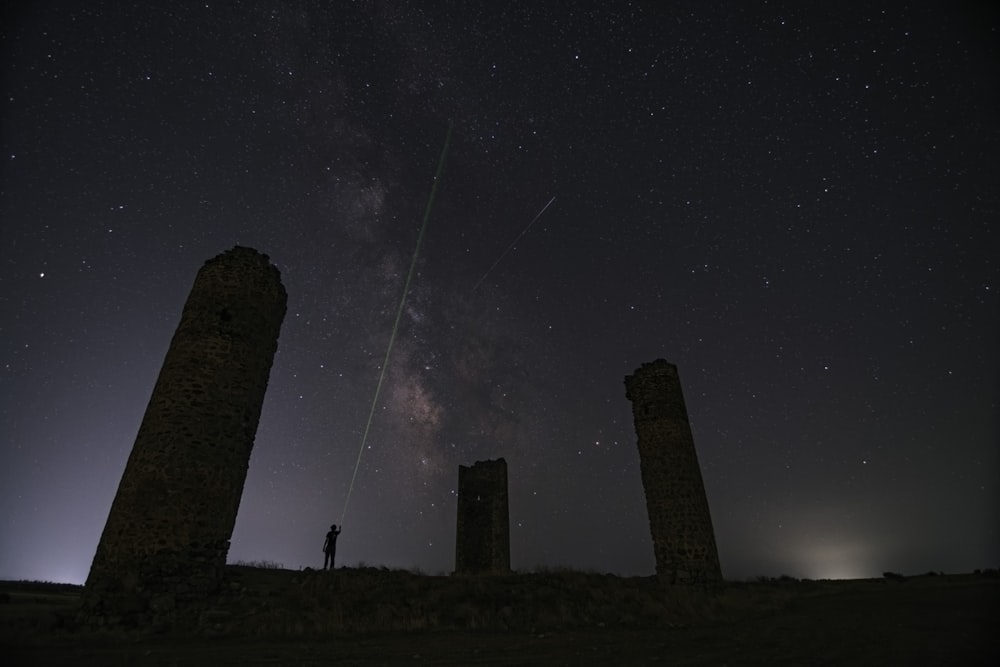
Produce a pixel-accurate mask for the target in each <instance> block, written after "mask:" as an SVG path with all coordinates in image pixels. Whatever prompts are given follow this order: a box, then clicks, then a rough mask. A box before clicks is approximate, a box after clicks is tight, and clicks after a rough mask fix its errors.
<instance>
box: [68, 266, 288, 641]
mask: <svg viewBox="0 0 1000 667" xmlns="http://www.w3.org/2000/svg"><path fill="white" fill-rule="evenodd" d="M286 301H287V296H286V294H285V288H284V287H283V286H282V284H281V276H280V275H279V273H278V269H277V268H275V267H274V266H272V265H271V264H270V262H269V260H268V257H267V255H262V254H260V253H258V252H257V251H255V250H253V249H251V248H242V247H239V246H237V247H235V248H233V249H232V250H229V251H228V252H225V253H223V254H221V255H219V256H217V257H215V258H213V259H210V260H209V261H207V262H206V263H205V265H204V266H202V268H201V270H200V271H199V272H198V276H197V277H196V278H195V281H194V286H193V287H192V288H191V293H190V294H189V295H188V299H187V303H185V305H184V311H183V313H182V314H181V320H180V324H179V325H178V326H177V331H176V332H174V337H173V339H172V340H171V342H170V348H169V349H168V350H167V355H166V358H165V359H164V360H163V367H162V368H161V369H160V375H159V377H158V378H157V380H156V385H155V387H154V388H153V394H152V396H151V397H150V399H149V405H148V406H147V407H146V414H145V415H144V416H143V419H142V424H141V426H140V427H139V433H138V435H137V436H136V439H135V444H134V445H133V447H132V453H131V455H130V456H129V459H128V463H127V464H126V466H125V472H124V473H123V474H122V479H121V483H120V484H119V486H118V493H117V495H116V496H115V499H114V503H113V504H112V505H111V512H110V514H109V515H108V521H107V524H105V526H104V533H103V534H102V535H101V541H100V543H99V544H98V547H97V553H96V555H95V556H94V562H93V564H92V565H91V568H90V575H89V576H88V578H87V585H86V588H85V589H84V596H83V598H84V607H83V610H82V613H83V615H84V616H85V617H89V618H91V619H103V620H107V619H121V622H125V623H141V622H142V621H143V619H149V618H151V617H154V616H158V615H161V614H163V613H169V612H171V611H172V610H173V609H174V607H175V605H177V604H181V603H183V602H185V601H187V600H192V599H197V598H200V597H204V596H206V595H208V594H211V593H212V592H213V591H214V590H215V589H216V588H217V587H218V584H219V582H220V579H221V576H222V571H223V567H224V566H225V563H226V554H227V552H228V550H229V539H230V538H231V537H232V534H233V526H234V524H235V522H236V511H237V509H238V508H239V504H240V496H241V495H242V494H243V483H244V482H245V481H246V474H247V467H248V464H249V461H250V450H251V449H252V448H253V442H254V436H255V435H256V432H257V422H258V420H259V419H260V412H261V405H262V403H263V400H264V391H265V389H266V388H267V380H268V376H269V374H270V371H271V362H272V360H273V359H274V353H275V351H276V350H277V346H278V332H279V330H280V328H281V322H282V320H283V319H284V317H285V307H286Z"/></svg>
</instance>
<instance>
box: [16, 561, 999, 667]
mask: <svg viewBox="0 0 1000 667" xmlns="http://www.w3.org/2000/svg"><path fill="white" fill-rule="evenodd" d="M79 593H80V588H79V587H76V586H71V585H65V584H44V583H35V582H0V646H2V649H0V662H2V664H4V665H73V666H74V667H84V666H87V665H111V664H114V665H202V664H215V665H221V664H229V665H237V664H240V665H320V664H330V663H333V662H335V663H337V664H343V665H399V664H408V665H578V664H591V665H646V664H664V665H666V664H670V665H702V664H703V665H724V664H729V665H735V664H740V665H746V664H761V665H763V664H767V665H803V664H811V665H847V664H850V665H856V664H871V665H876V664H907V665H941V664H960V665H976V664H984V665H986V664H989V665H993V664H1000V638H998V637H997V628H1000V578H997V577H995V576H992V577H990V576H982V575H951V576H944V575H937V576H929V575H925V576H920V577H909V578H906V579H905V580H903V579H901V578H900V579H895V578H894V579H890V580H887V579H873V580H855V581H795V580H787V579H783V580H779V581H766V582H754V583H727V584H725V585H724V586H723V587H721V588H719V589H717V590H715V591H710V592H705V591H700V590H692V589H689V588H669V587H661V586H658V585H657V584H656V582H655V580H654V579H652V578H634V577H633V578H622V577H615V576H611V575H599V574H586V573H580V572H547V573H533V574H513V575H509V576H503V577H455V576H452V577H435V576H427V575H421V574H414V573H410V572H405V571H397V570H384V569H375V568H362V569H350V568H345V569H340V570H337V571H336V572H333V573H329V572H327V573H323V572H312V571H305V572H295V571H289V570H279V569H259V568H251V567H237V566H229V568H228V571H227V582H226V586H225V590H224V592H223V593H222V594H221V595H220V596H218V597H216V598H214V599H213V600H211V601H210V603H207V604H205V605H201V606H199V607H198V608H195V609H188V610H184V612H183V613H180V614H178V615H177V617H176V618H173V619H171V621H170V623H169V624H164V623H160V624H158V625H155V626H154V625H152V624H149V625H147V626H146V627H143V628H140V629H139V630H132V631H123V630H120V629H116V630H104V631H94V630H87V631H83V630H80V629H74V628H73V618H74V611H75V609H76V605H77V602H78V598H79Z"/></svg>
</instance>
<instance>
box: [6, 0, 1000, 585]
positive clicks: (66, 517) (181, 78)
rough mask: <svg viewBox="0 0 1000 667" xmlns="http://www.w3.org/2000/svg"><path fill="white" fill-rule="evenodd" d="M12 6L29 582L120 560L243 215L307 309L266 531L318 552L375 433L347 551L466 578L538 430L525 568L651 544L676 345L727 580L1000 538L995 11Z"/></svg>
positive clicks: (259, 476) (622, 567)
mask: <svg viewBox="0 0 1000 667" xmlns="http://www.w3.org/2000/svg"><path fill="white" fill-rule="evenodd" d="M985 4H986V3H983V5H985ZM4 6H5V9H4V11H5V16H4V18H3V21H2V25H3V28H2V30H3V49H4V56H3V65H2V68H3V69H2V71H3V92H4V96H3V112H2V130H0V131H2V143H3V154H2V158H3V159H2V174H0V188H2V190H0V220H2V222H0V242H2V248H3V250H4V258H3V261H2V262H0V345H2V347H0V353H2V357H0V370H2V375H0V377H2V381H0V578H27V579H44V580H51V581H69V582H78V583H81V582H83V581H84V580H85V578H86V575H87V572H88V570H89V567H90V562H91V560H92V558H93V554H94V551H95V549H96V546H97V542H98V539H99V538H100V534H101V531H102V529H103V526H104V522H105V519H106V518H107V513H108V510H109V508H110V505H111V502H112V500H113V498H114V494H115V491H116V488H117V485H118V482H119V480H120V478H121V474H122V471H123V468H124V465H125V462H126V459H127V457H128V454H129V451H130V450H131V447H132V444H133V442H134V439H135V435H136V432H137V430H138V427H139V423H140V421H141V419H142V415H143V411H144V409H145V406H146V403H147V401H148V399H149V396H150V393H151V391H152V388H153V384H154V382H155V380H156V376H157V373H158V371H159V368H160V365H161V363H162V361H163V357H164V354H165V352H166V349H167V346H168V344H169V341H170V337H171V336H172V334H173V331H174V328H175V327H176V324H177V322H178V321H179V318H180V312H181V308H182V306H183V304H184V301H185V299H186V297H187V293H188V291H189V289H190V287H191V284H192V282H193V280H194V276H195V274H196V272H197V270H198V269H199V267H200V266H201V265H202V264H203V263H204V262H205V261H206V260H207V259H209V258H211V257H214V256H215V255H217V254H219V253H221V252H223V251H225V250H227V249H229V248H231V247H233V246H234V245H236V244H239V245H247V246H251V247H253V248H256V249H257V250H259V251H261V252H264V253H267V254H268V255H269V256H270V257H271V260H272V261H273V262H274V263H275V264H276V265H277V266H278V267H279V269H280V271H281V274H282V280H283V282H284V284H285V286H286V288H287V290H288V294H289V302H288V314H287V316H286V319H285V321H284V325H283V328H282V331H281V336H280V339H279V346H278V352H277V355H276V356H275V360H274V366H273V368H272V371H271V377H270V384H269V388H268V393H267V396H266V399H265V402H264V406H263V412H262V416H261V421H260V426H259V429H258V431H257V439H256V444H255V447H254V450H253V455H252V458H251V460H250V469H249V473H248V477H247V481H246V486H245V489H244V494H243V498H242V503H241V505H240V510H239V516H238V518H237V521H236V527H235V532H234V534H233V540H232V547H231V549H230V553H229V559H230V561H238V560H243V561H268V562H274V563H281V564H283V565H284V566H286V567H289V568H299V567H305V566H310V567H318V566H320V565H321V564H322V553H321V547H322V543H323V537H324V535H325V532H326V530H327V528H328V526H329V524H330V523H332V522H336V523H340V518H341V515H342V513H343V511H344V508H345V502H346V501H347V497H348V490H349V487H350V482H351V478H352V475H353V473H354V470H355V462H356V461H358V460H359V459H358V456H359V453H360V454H361V457H360V463H359V465H358V467H357V476H356V480H355V483H354V486H353V490H352V491H351V495H350V502H349V504H348V505H347V508H348V509H347V513H346V516H345V517H344V521H343V534H342V535H341V536H340V540H339V548H338V554H337V556H338V563H341V564H347V565H356V564H358V563H365V564H368V565H384V566H388V567H394V568H395V567H399V568H419V569H420V570H421V571H424V572H428V573H445V572H450V571H451V570H452V569H453V567H454V548H455V517H456V505H457V503H456V495H455V494H456V489H457V483H458V466H459V465H471V464H472V463H473V462H475V461H477V460H485V459H492V458H496V457H500V456H502V457H504V458H505V459H506V460H507V463H508V472H509V488H510V523H511V526H510V527H511V562H512V566H513V567H514V568H515V569H519V570H531V569H536V568H545V567H549V568H561V567H570V568H578V569H585V570H596V571H601V572H612V573H617V574H622V575H646V574H651V573H652V572H653V571H654V561H653V551H652V543H651V540H650V535H649V529H648V523H647V517H646V510H645V504H644V496H643V492H642V486H641V480H640V473H639V458H638V451H637V449H636V444H635V443H636V440H635V433H634V429H633V424H632V417H631V405H630V403H629V402H628V400H627V399H626V398H625V387H624V383H623V380H624V377H625V375H628V374H631V373H632V372H633V371H634V370H635V369H636V368H637V367H639V366H640V365H641V364H642V363H645V362H649V361H652V360H654V359H656V358H660V357H662V358H666V359H668V360H669V361H671V362H672V363H675V364H677V366H678V369H679V372H680V377H681V381H682V384H683V388H684V393H685V398H686V401H687V406H688V411H689V415H690V419H691V425H692V429H693V432H694V436H695V443H696V446H697V450H698V457H699V460H700V464H701V468H702V471H703V476H704V481H705V486H706V490H707V494H708V499H709V504H710V507H711V512H712V518H713V522H714V527H715V533H716V538H717V542H718V548H719V555H720V559H721V562H722V567H723V573H724V575H725V576H726V577H727V578H730V579H740V578H747V577H754V576H757V575H771V576H777V575H779V574H789V575H793V576H800V577H817V578H818V577H830V578H841V577H861V576H878V575H880V574H881V573H882V572H883V571H886V570H893V571H901V572H925V571H928V570H940V571H946V572H959V571H970V570H972V569H974V568H985V567H996V566H998V565H1000V448H998V409H997V408H998V401H1000V354H998V352H1000V350H998V340H1000V335H998V334H1000V300H998V291H1000V264H998V262H1000V260H998V259H997V258H998V257H1000V238H998V237H1000V232H998V224H1000V188H998V187H997V183H998V178H997V177H998V169H997V166H996V165H997V163H996V155H997V154H998V153H1000V84H998V81H1000V67H998V64H1000V58H998V27H1000V20H998V16H997V13H996V12H995V11H994V12H990V11H987V10H984V9H983V8H982V6H981V5H977V4H975V3H962V2H913V3H899V2H889V3H869V2H844V3H798V2H745V3H744V2H739V3H737V2H729V3H723V2H704V1H703V0H697V1H686V0H681V1H679V2H673V3H654V2H575V3H569V2H543V3H542V2H518V1H515V2H481V3H480V2H464V1H463V2H458V1H450V2H435V3H424V2H406V1H404V0H400V1H398V2H395V1H384V2H383V1H370V2H346V1H340V0H337V1H331V2H320V1H318V0H292V1H289V2H285V1H279V0H249V1H247V2H239V3H230V2H214V1H213V2H181V3H174V2H149V3H146V2H127V1H119V2H101V1H95V2H88V3H76V2H32V3H16V2H10V3H5V4H4ZM449 124H450V125H451V127H452V135H451V142H450V146H449V148H448V151H447V156H446V164H445V166H444V171H443V173H442V176H441V178H440V179H438V181H437V182H438V190H437V196H436V199H435V201H434V203H433V206H432V207H431V210H430V215H429V218H428V219H427V227H426V233H425V236H424V238H423V245H422V247H421V250H420V253H419V256H418V258H417V260H416V264H415V270H414V274H413V279H412V283H411V286H410V290H409V294H408V297H407V300H406V303H405V307H404V308H403V314H402V318H401V320H400V325H399V328H398V331H397V337H396V343H395V348H394V349H393V351H392V355H391V357H390V360H389V363H388V365H387V366H386V367H385V382H384V385H383V387H382V392H381V395H380V397H379V400H378V402H377V403H376V404H375V409H374V415H373V420H372V423H371V429H370V432H369V435H368V438H367V441H366V442H365V445H364V447H362V435H363V433H364V431H365V427H366V422H367V417H368V414H369V412H370V411H371V410H372V403H373V397H374V394H375V387H376V384H377V382H378V379H379V375H380V372H381V369H382V365H383V360H384V358H385V354H386V346H387V344H388V341H389V338H390V334H391V332H392V330H393V321H394V318H395V313H396V310H397V308H398V307H399V303H400V297H401V294H402V292H403V285H404V282H405V280H406V276H407V272H408V269H409V267H410V264H411V261H412V259H413V256H414V248H415V247H416V241H417V237H418V234H419V233H420V230H421V223H422V220H423V215H424V211H425V207H426V206H427V201H428V195H429V193H430V190H431V186H432V184H433V183H434V181H435V171H436V169H437V166H438V160H439V157H440V155H441V153H442V148H443V146H444V143H445V138H446V136H447V135H448V131H449V130H448V128H449ZM543 209H544V210H543ZM540 212H541V215H538V214H539V213H540Z"/></svg>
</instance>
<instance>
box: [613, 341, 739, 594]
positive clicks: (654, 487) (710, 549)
mask: <svg viewBox="0 0 1000 667" xmlns="http://www.w3.org/2000/svg"><path fill="white" fill-rule="evenodd" d="M625 388H626V396H627V397H628V399H629V400H630V401H631V402H632V416H633V419H634V421H635V433H636V436H637V437H638V444H639V462H640V467H641V471H642V485H643V488H644V489H645V492H646V509H647V511H648V513H649V526H650V531H651V533H652V536H653V551H654V553H655V556H656V573H657V575H658V576H659V577H660V578H661V579H662V580H664V581H667V582H669V583H680V582H687V583H701V582H713V581H719V580H721V579H722V570H721V568H720V566H719V554H718V551H717V549H716V546H715V533H714V531H713V530H712V517H711V515H710V514H709V509H708V498H707V497H706V495H705V486H704V483H703V482H702V478H701V469H700V468H699V466H698V456H697V454H696V453H695V448H694V438H693V436H692V435H691V426H690V424H689V422H688V416H687V408H686V407H685V405H684V396H683V394H682V392H681V383H680V378H679V377H678V374H677V367H676V366H674V365H673V364H671V363H669V362H667V361H665V360H663V359H657V360H656V361H654V362H651V363H648V364H643V365H642V367H640V368H639V369H637V370H636V371H635V373H634V374H633V375H629V376H627V377H626V378H625Z"/></svg>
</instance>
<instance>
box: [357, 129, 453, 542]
mask: <svg viewBox="0 0 1000 667" xmlns="http://www.w3.org/2000/svg"><path fill="white" fill-rule="evenodd" d="M451 128H452V124H451V123H448V134H447V135H446V136H445V139H444V148H442V149H441V157H440V158H439V159H438V166H437V173H435V174H434V183H433V185H431V194H430V196H429V197H428V198H427V206H426V208H424V220H423V223H422V224H421V225H420V234H418V235H417V247H415V248H414V249H413V259H412V260H410V270H409V272H408V273H407V274H406V283H405V284H404V285H403V295H402V296H401V297H400V299H399V308H397V309H396V321H395V322H394V323H393V325H392V334H390V335H389V345H388V346H387V347H386V349H385V359H383V360H382V371H381V372H380V373H379V376H378V384H377V385H375V396H374V397H373V398H372V407H371V410H369V411H368V423H366V424H365V433H364V435H363V436H361V447H359V448H358V458H357V460H356V461H355V462H354V473H353V474H352V475H351V483H350V485H349V486H348V487H347V499H346V500H344V511H343V513H342V514H341V515H340V523H341V524H343V523H344V517H346V516H347V506H348V504H349V503H350V502H351V492H352V491H354V480H355V479H357V477H358V468H359V467H361V456H362V455H363V454H364V453H365V444H366V443H367V442H368V432H369V431H370V430H371V428H372V419H373V418H374V417H375V406H376V405H378V397H379V394H381V393H382V383H383V382H384V381H385V370H386V368H388V367H389V355H391V354H392V346H393V345H394V344H395V343H396V332H397V331H399V322H400V320H401V319H402V318H403V307H404V306H405V305H406V295H407V294H408V293H409V291H410V283H411V282H412V281H413V273H414V271H416V268H417V258H418V257H419V256H420V246H421V245H422V244H423V242H424V232H426V231H427V221H428V220H430V217H431V206H432V205H433V204H434V196H435V195H436V194H437V189H438V184H439V183H441V174H443V173H444V158H445V155H447V153H448V145H449V144H450V143H451Z"/></svg>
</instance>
